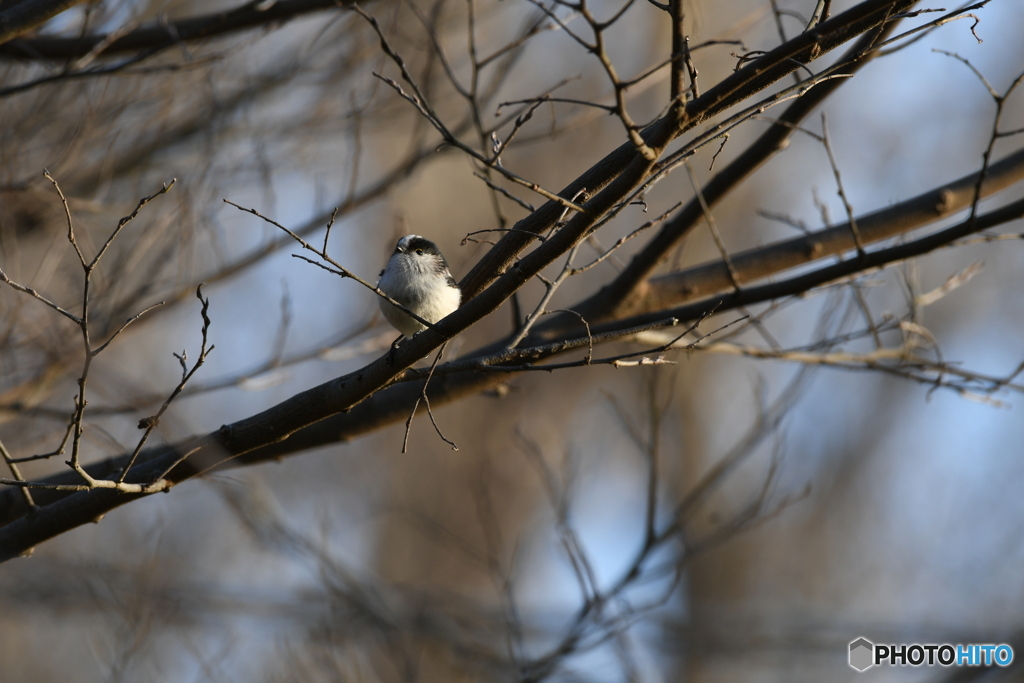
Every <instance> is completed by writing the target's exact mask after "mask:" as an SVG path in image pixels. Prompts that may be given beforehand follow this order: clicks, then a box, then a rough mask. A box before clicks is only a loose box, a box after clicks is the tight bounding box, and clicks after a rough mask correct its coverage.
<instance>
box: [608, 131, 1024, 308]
mask: <svg viewBox="0 0 1024 683" xmlns="http://www.w3.org/2000/svg"><path fill="white" fill-rule="evenodd" d="M978 177H979V173H971V174H969V175H966V176H963V177H962V178H958V179H957V180H954V181H953V182H951V183H949V184H948V185H946V186H944V187H940V188H936V189H934V190H929V191H928V192H925V193H922V194H920V195H918V196H917V197H914V198H912V199H908V200H906V201H903V202H900V203H899V204H896V205H894V206H890V207H886V208H884V209H879V210H878V211H875V212H873V213H869V214H867V215H866V216H861V217H858V218H857V228H858V231H859V233H860V235H861V238H862V239H863V241H864V243H865V244H872V243H874V242H878V241H880V240H884V239H887V238H891V237H895V236H897V235H903V234H906V233H908V232H910V231H912V230H915V229H917V228H920V227H923V226H925V225H928V224H929V223H933V222H935V221H936V220H939V219H941V218H944V217H946V216H950V215H952V214H954V213H956V212H957V211H962V210H963V209H966V208H968V207H970V206H971V205H972V203H973V201H974V193H975V187H976V185H977V181H978ZM1022 180H1024V149H1022V150H1020V151H1019V152H1016V153H1014V154H1011V155H1010V156H1008V157H1006V158H1005V159H1002V160H1001V161H998V162H996V163H994V164H992V165H991V166H990V167H989V168H988V172H987V174H986V176H985V182H984V183H983V184H982V186H981V194H980V196H981V198H984V197H988V196H990V195H992V194H995V193H996V192H999V191H1000V190H1004V189H1006V188H1007V187H1010V186H1011V185H1013V184H1015V183H1019V182H1020V181H1022ZM971 232H975V231H971ZM943 243H947V242H945V241H944V242H943ZM855 248H856V244H855V243H854V240H853V236H852V235H851V233H850V226H849V223H847V222H843V223H840V224H837V225H834V226H831V227H829V228H826V229H824V230H820V231H817V232H815V233H812V234H810V235H806V236H801V237H797V238H794V239H791V240H786V241H784V242H777V243H775V244H772V245H769V246H766V247H759V248H755V249H749V250H747V251H742V252H740V253H738V254H733V255H732V256H731V257H730V261H731V263H732V267H733V269H734V270H735V272H736V274H737V275H738V276H739V279H740V282H741V283H750V282H754V281H757V280H760V279H762V278H765V277H767V276H769V275H776V274H778V273H780V272H782V271H785V270H788V269H790V268H794V267H796V266H800V265H804V264H807V263H810V262H812V261H815V260H818V259H822V258H826V257H829V256H835V255H836V254H842V253H844V252H846V251H849V250H851V249H855ZM853 260H854V261H855V262H857V263H859V262H860V261H859V259H853ZM865 265H866V264H865ZM731 287H732V281H731V279H730V277H729V269H728V268H727V266H726V264H725V262H723V261H715V262H713V263H706V264H703V265H700V266H695V267H693V268H688V269H686V270H683V271H680V272H677V273H670V274H668V275H663V276H661V277H657V278H653V279H651V280H650V281H649V282H648V283H647V284H646V285H645V286H644V287H642V288H641V290H640V295H639V296H637V298H636V299H635V300H633V301H632V302H631V304H630V306H629V307H628V309H626V310H624V311H620V316H621V314H622V313H640V312H644V311H662V310H664V309H666V308H669V307H671V306H678V305H680V304H683V303H685V302H687V301H694V300H697V299H700V298H702V297H707V296H711V295H713V294H715V293H717V292H721V291H725V290H727V289H730V288H731ZM620 316H617V317H620Z"/></svg>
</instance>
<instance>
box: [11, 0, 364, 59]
mask: <svg viewBox="0 0 1024 683" xmlns="http://www.w3.org/2000/svg"><path fill="white" fill-rule="evenodd" d="M81 1H82V0H61V1H59V2H54V0H48V1H47V2H43V1H41V0H30V2H23V3H21V4H20V5H17V6H15V7H13V8H11V9H9V10H6V11H5V12H0V43H6V44H3V45H0V57H5V58H8V59H28V60H53V61H61V60H67V59H78V58H79V57H84V56H86V55H88V54H90V53H91V52H92V51H93V50H95V49H97V48H100V49H101V50H102V52H101V56H104V55H105V56H110V55H114V54H119V53H124V52H141V51H150V50H159V49H162V48H165V47H169V46H171V45H174V44H176V43H180V42H182V41H190V40H202V39H205V38H212V37H214V36H218V35H224V34H226V33H234V32H237V31H244V30H247V29H251V28H257V27H260V26H267V25H270V24H275V23H281V22H284V21H288V20H289V19H293V18H295V17H298V16H301V15H303V14H309V13H311V12H320V11H323V10H329V9H337V8H339V7H345V6H347V5H350V4H352V0H278V2H273V3H269V6H268V7H267V8H266V9H260V8H259V7H260V3H256V2H246V3H245V4H243V5H240V6H239V7H236V8H235V9H232V10H228V11H224V12H213V13H210V14H202V15H199V16H194V17H187V18H184V19H174V20H167V19H161V20H159V21H157V22H156V23H154V24H153V25H152V26H143V27H141V28H138V29H135V30H134V31H130V32H128V33H126V34H124V35H123V36H120V37H118V38H116V39H114V40H110V38H111V36H108V35H105V34H103V35H88V36H81V37H75V38H59V37H53V36H36V37H33V38H22V39H20V40H12V39H13V38H16V37H17V36H18V35H21V33H24V32H25V31H27V30H29V29H31V28H33V27H34V26H38V25H39V24H41V23H43V22H44V21H46V20H47V19H49V18H50V17H53V16H55V15H56V14H58V13H60V12H63V11H64V10H65V9H68V8H69V7H72V6H74V5H77V4H79V3H80V2H81ZM27 5H54V6H59V7H60V9H57V10H56V11H53V12H52V13H51V14H49V15H47V16H45V17H44V18H42V19H40V20H38V21H36V23H35V24H32V25H31V26H29V27H28V28H25V29H24V30H22V31H21V32H20V33H15V34H13V35H8V34H5V32H4V17H5V16H6V15H7V14H12V15H13V14H14V13H15V12H17V11H18V10H19V9H20V8H22V7H25V6H27ZM24 11H27V10H23V12H24ZM8 41H10V42H8ZM107 41H110V42H109V44H108V45H104V43H105V42H107Z"/></svg>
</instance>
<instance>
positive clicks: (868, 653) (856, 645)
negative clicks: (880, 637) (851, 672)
mask: <svg viewBox="0 0 1024 683" xmlns="http://www.w3.org/2000/svg"><path fill="white" fill-rule="evenodd" d="M874 654H875V644H874V643H872V642H871V641H870V640H868V639H867V638H858V639H857V640H855V641H853V642H852V643H850V666H852V667H853V668H854V669H856V670H857V671H866V670H868V669H870V668H871V667H872V666H874V664H875V663H874V661H873V660H874Z"/></svg>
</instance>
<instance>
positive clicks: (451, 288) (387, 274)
mask: <svg viewBox="0 0 1024 683" xmlns="http://www.w3.org/2000/svg"><path fill="white" fill-rule="evenodd" d="M377 288H378V289H380V291H382V292H384V293H385V294H387V295H388V296H389V297H391V298H392V299H394V300H395V301H397V302H398V303H400V304H402V305H403V306H405V307H406V308H408V309H409V310H410V311H412V312H413V313H415V314H416V315H418V316H419V317H421V318H423V319H424V320H426V321H427V322H431V323H436V322H437V321H438V320H440V319H441V318H443V317H445V316H446V315H448V314H449V313H451V312H452V311H454V310H455V309H456V308H458V307H459V304H461V303H462V290H460V289H459V285H458V283H456V282H455V278H453V277H452V274H451V271H449V270H448V262H447V261H445V260H444V256H443V255H442V254H441V252H440V251H439V250H438V248H437V245H436V244H434V243H433V242H431V241H430V240H428V239H426V238H425V237H420V236H419V235H406V236H405V237H403V238H402V239H400V240H398V245H397V246H396V247H395V252H394V253H393V254H391V258H390V259H389V260H388V264H387V266H386V267H385V268H384V270H382V271H381V272H380V280H378V281H377ZM380 310H381V313H383V314H384V318H385V319H386V320H387V321H388V322H389V323H391V325H392V327H394V328H395V329H396V330H398V331H399V332H401V333H402V336H403V337H412V336H413V335H414V334H416V333H417V332H420V331H421V330H424V329H426V326H425V325H423V323H421V322H419V321H418V320H416V319H414V318H412V317H411V316H409V314H407V313H405V312H404V311H402V310H401V309H399V308H398V307H397V306H395V305H394V304H392V303H390V302H389V301H387V300H386V299H383V298H381V299H380ZM401 339H402V337H399V338H398V339H397V340H396V341H395V344H397V343H398V342H399V341H401Z"/></svg>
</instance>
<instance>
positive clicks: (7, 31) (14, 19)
mask: <svg viewBox="0 0 1024 683" xmlns="http://www.w3.org/2000/svg"><path fill="white" fill-rule="evenodd" d="M82 2H84V0H23V1H22V2H19V3H17V4H15V5H14V6H13V7H11V8H10V9H5V10H0V44H3V43H6V42H8V41H10V40H13V39H15V38H17V37H18V36H20V35H22V34H25V33H28V32H29V31H31V30H32V29H34V28H35V27H36V26H40V25H42V24H44V23H46V22H47V21H49V20H50V19H52V18H53V17H55V16H57V15H58V14H60V13H61V12H63V11H64V10H67V9H71V8H72V7H74V6H75V5H80V4H82Z"/></svg>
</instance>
